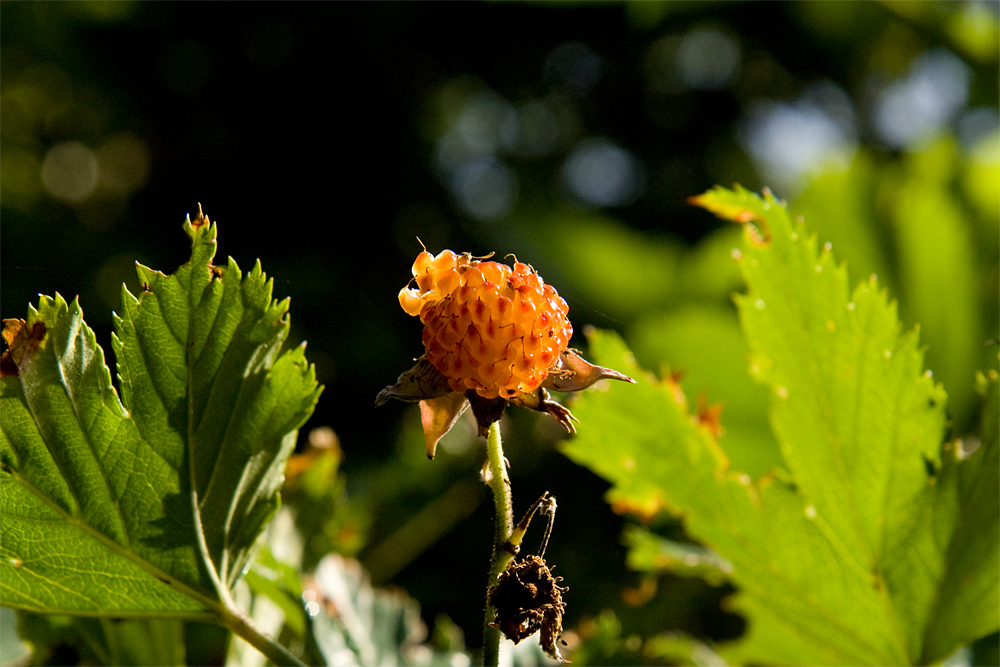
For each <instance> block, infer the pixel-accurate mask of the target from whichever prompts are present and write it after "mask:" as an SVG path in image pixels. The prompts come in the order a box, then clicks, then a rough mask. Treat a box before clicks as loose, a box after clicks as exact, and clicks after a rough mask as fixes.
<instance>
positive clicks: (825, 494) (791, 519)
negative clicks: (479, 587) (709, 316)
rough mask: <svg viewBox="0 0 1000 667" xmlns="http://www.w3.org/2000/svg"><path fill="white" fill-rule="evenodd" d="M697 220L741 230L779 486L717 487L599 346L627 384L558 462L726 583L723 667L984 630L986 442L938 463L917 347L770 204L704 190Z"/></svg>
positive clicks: (753, 341)
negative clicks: (682, 530)
mask: <svg viewBox="0 0 1000 667" xmlns="http://www.w3.org/2000/svg"><path fill="white" fill-rule="evenodd" d="M700 203H701V204H702V205H703V206H705V207H706V208H709V209H710V210H713V211H714V212H717V213H718V214H720V215H723V216H724V217H729V218H732V219H736V220H739V221H741V222H743V223H745V224H746V226H747V235H746V239H745V242H744V244H743V249H742V251H741V260H740V264H741V268H742V270H743V273H744V277H745V279H746V281H747V285H748V288H749V289H748V293H747V294H744V295H741V296H740V297H739V298H738V306H739V310H740V315H741V320H742V324H743V329H744V332H745V334H746V337H747V340H748V342H749V344H750V349H751V352H752V360H751V369H752V370H753V371H754V372H755V375H756V376H757V378H758V380H759V381H761V382H763V383H764V384H765V385H766V386H768V387H769V388H770V391H771V392H772V400H771V409H770V417H771V424H772V427H773V429H774V433H775V436H776V437H777V440H778V443H779V446H780V449H781V453H782V458H783V466H782V470H781V471H779V474H777V475H774V476H772V475H765V476H764V477H761V478H758V479H753V478H752V477H751V476H750V475H747V474H745V473H744V472H743V471H740V470H737V469H733V468H731V466H730V462H729V459H728V457H727V456H726V454H725V452H724V450H723V447H724V440H722V441H717V439H716V437H715V436H714V434H713V433H712V430H711V429H710V428H707V427H706V425H705V424H700V423H698V420H697V419H696V418H695V417H696V416H697V415H696V414H693V413H694V412H695V411H694V410H693V409H692V406H690V405H689V402H688V401H687V399H686V398H685V397H684V396H683V394H681V393H680V392H679V389H678V387H677V386H676V385H675V384H673V383H672V382H671V381H669V380H668V381H665V382H660V381H657V380H656V379H655V378H653V377H651V376H650V375H648V374H647V373H645V372H644V371H642V370H641V369H640V368H639V367H638V366H637V365H636V364H635V361H634V360H633V359H632V357H631V355H630V353H629V352H628V350H627V348H626V347H625V346H624V345H623V344H622V342H621V341H620V340H619V339H617V338H616V337H614V336H613V335H610V334H601V333H597V334H595V335H594V336H593V337H592V339H591V353H592V355H593V357H594V358H595V359H596V360H597V362H598V363H601V364H603V365H608V366H611V367H615V368H618V369H620V370H622V371H624V372H626V373H628V374H629V375H631V376H633V377H634V378H636V380H638V381H639V384H638V386H636V387H624V386H623V387H617V386H613V387H607V388H602V389H600V390H598V391H593V390H592V391H590V392H588V393H586V394H585V395H584V396H583V397H582V399H581V400H580V402H579V403H578V404H577V405H576V407H575V408H574V412H575V413H576V415H577V417H579V418H580V420H581V423H582V424H585V425H586V428H581V429H580V434H579V436H578V437H577V438H575V439H573V440H571V441H569V443H568V444H567V446H566V449H565V451H566V453H567V454H568V455H569V456H570V457H571V458H573V459H574V460H576V461H577V462H580V463H583V464H585V465H587V466H588V467H590V468H592V469H593V470H595V471H596V472H597V473H598V474H601V475H602V476H604V477H606V478H607V479H609V480H610V481H612V482H613V484H614V488H613V490H612V492H613V494H614V495H615V498H616V501H618V502H622V501H625V502H626V504H627V502H629V501H631V502H634V503H635V504H637V505H640V506H641V505H644V504H647V503H649V502H651V501H652V502H660V503H662V505H663V506H665V507H666V508H667V509H669V510H670V511H671V512H673V513H674V514H677V515H678V516H681V517H683V519H684V522H685V525H686V527H687V530H688V532H689V533H690V534H691V535H692V536H694V537H696V538H697V539H699V540H700V541H702V542H703V543H704V544H705V545H706V546H707V547H709V548H711V549H712V550H713V551H714V552H715V553H717V554H718V555H719V556H720V557H722V558H724V559H725V560H726V561H728V562H729V563H731V564H732V567H733V574H732V580H733V582H734V583H735V584H736V585H737V586H738V588H739V590H740V593H739V594H738V595H737V596H736V598H735V600H734V608H735V609H736V610H737V611H739V612H741V613H743V614H745V615H746V616H747V618H748V624H749V627H748V633H747V635H746V636H745V637H744V639H743V640H742V641H741V642H740V643H738V644H737V645H735V646H732V647H729V648H728V649H727V651H726V652H725V655H727V656H728V658H729V659H734V660H740V661H747V662H763V663H784V664H915V663H918V662H930V661H934V660H940V659H943V658H944V657H946V656H947V655H948V654H950V653H951V652H952V651H953V650H954V649H955V648H957V647H958V646H960V645H962V644H965V643H969V642H971V641H972V640H974V639H976V638H977V637H979V636H982V635H983V634H986V633H988V632H990V631H991V630H994V629H996V628H997V627H998V626H1000V618H998V613H997V608H998V605H997V604H996V603H995V602H994V601H995V600H996V597H995V591H996V589H997V586H998V559H997V551H996V549H997V546H996V545H997V542H998V539H997V535H996V532H995V530H996V525H997V524H998V519H997V514H996V513H997V504H998V503H997V499H998V496H1000V491H998V479H997V475H996V463H995V462H996V448H997V443H996V438H995V437H991V438H989V439H984V440H983V444H982V446H981V447H980V448H979V450H978V451H977V452H976V453H974V454H972V455H971V457H969V458H968V459H967V460H958V459H957V458H956V457H955V456H954V454H953V453H950V452H949V451H944V453H942V448H941V445H940V442H941V437H942V432H943V426H944V404H945V395H944V392H943V390H942V389H941V387H940V386H939V385H935V384H934V382H933V380H932V378H931V377H929V376H928V375H927V374H925V373H924V372H923V368H922V352H921V349H920V347H919V344H918V340H917V335H916V332H913V331H911V332H907V333H901V327H900V324H899V321H898V319H897V316H896V310H895V305H894V303H891V302H890V301H889V300H888V297H887V296H886V294H885V292H884V291H882V290H880V289H878V286H877V283H875V282H874V281H872V280H869V281H866V282H863V283H861V284H860V285H859V286H858V287H857V288H855V289H854V290H853V291H851V290H849V289H848V284H847V276H846V271H845V270H844V268H843V266H838V265H837V264H836V263H835V262H834V260H833V256H832V253H831V252H829V251H828V250H823V251H819V250H818V249H817V247H816V246H817V242H816V240H815V238H814V237H812V236H810V235H809V234H808V232H807V229H806V227H805V226H804V224H802V223H801V222H800V223H796V224H793V223H792V222H791V220H790V219H789V217H788V215H787V212H786V210H785V208H784V206H783V205H782V204H781V203H780V202H778V201H776V200H774V199H773V198H771V197H770V196H769V195H768V196H766V197H765V199H763V200H762V199H760V198H758V197H756V196H755V195H752V194H751V193H749V192H746V191H744V190H738V191H736V192H731V191H727V190H723V189H716V190H714V191H711V192H709V193H706V194H705V195H703V196H702V197H701V198H700ZM724 423H725V420H724V413H723V424H724ZM972 525H976V526H979V527H980V530H978V531H976V530H972V529H971V526H972ZM984 527H985V529H984ZM991 587H992V588H991ZM963 604H964V605H968V608H969V609H971V611H972V613H973V615H974V620H969V619H970V616H969V614H968V612H966V613H965V614H964V615H963V614H961V613H958V612H957V611H956V609H957V606H956V605H963ZM991 605H992V606H991ZM948 613H952V614H955V616H956V617H962V618H964V619H966V620H964V621H959V620H957V618H956V620H951V619H950V618H949V619H947V620H946V619H945V617H944V615H946V614H948Z"/></svg>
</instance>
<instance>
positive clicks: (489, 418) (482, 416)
mask: <svg viewBox="0 0 1000 667" xmlns="http://www.w3.org/2000/svg"><path fill="white" fill-rule="evenodd" d="M465 396H466V397H467V398H468V399H469V404H470V405H471V406H472V414H474V415H475V416H476V424H478V425H479V435H481V436H483V437H484V438H485V437H486V436H487V434H489V431H490V425H491V424H492V423H493V422H495V421H500V418H501V417H503V413H504V411H505V410H506V409H507V399H506V398H483V397H482V396H480V395H479V394H477V393H476V392H475V391H473V390H472V389H470V390H469V391H467V392H465Z"/></svg>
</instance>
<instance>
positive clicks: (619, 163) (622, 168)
mask: <svg viewBox="0 0 1000 667" xmlns="http://www.w3.org/2000/svg"><path fill="white" fill-rule="evenodd" d="M562 174H563V180H564V182H565V183H566V185H567V186H568V187H569V190H570V192H571V193H572V194H573V195H574V196H575V197H577V198H578V199H579V200H581V201H582V202H584V203H587V204H592V205H596V206H623V205H625V204H628V203H630V202H632V201H634V200H635V199H636V198H637V197H638V196H639V195H641V194H642V191H643V190H644V189H645V185H646V178H645V170H644V169H643V166H642V164H641V163H640V162H639V160H638V158H636V157H635V156H634V155H632V154H631V153H629V152H628V151H626V150H625V149H624V148H622V147H621V146H618V145H617V144H615V143H612V142H611V141H608V140H606V139H589V140H584V141H582V142H580V143H579V144H578V145H577V146H576V147H575V148H574V149H573V150H572V151H571V152H570V154H569V156H568V157H567V158H566V162H565V164H564V165H563V172H562Z"/></svg>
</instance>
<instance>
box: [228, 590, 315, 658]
mask: <svg viewBox="0 0 1000 667" xmlns="http://www.w3.org/2000/svg"><path fill="white" fill-rule="evenodd" d="M223 609H224V612H223V615H222V624H223V625H225V626H226V627H227V628H228V629H229V631H230V632H232V633H233V634H234V635H237V636H238V637H240V638H242V639H243V640H244V641H245V642H247V643H248V644H250V645H251V646H253V647H254V648H255V649H257V650H258V651H260V652H261V653H263V654H264V656H265V657H266V658H267V659H268V660H270V661H271V662H272V663H274V664H275V665H289V666H294V667H305V663H303V662H302V661H301V660H299V659H298V658H296V657H295V656H294V655H292V654H291V653H290V652H289V651H288V649H286V648H285V647H284V646H282V645H281V644H279V643H278V642H277V641H275V640H273V639H271V638H270V637H268V636H267V635H265V634H264V633H263V632H261V631H260V629H259V628H257V626H256V625H255V624H254V622H253V621H252V620H250V617H249V616H247V615H246V614H244V613H243V611H242V610H240V609H238V608H237V607H236V606H235V605H232V606H229V605H226V606H224V607H223Z"/></svg>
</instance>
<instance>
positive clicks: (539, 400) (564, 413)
mask: <svg viewBox="0 0 1000 667" xmlns="http://www.w3.org/2000/svg"><path fill="white" fill-rule="evenodd" d="M510 402H511V403H514V404H515V405H520V406H521V407H522V408H528V409H530V410H538V411H539V412H545V413H547V414H550V415H552V416H553V417H554V418H555V420H556V421H557V422H559V423H560V424H562V426H563V428H565V429H566V431H567V432H568V433H576V427H575V426H573V422H579V421H580V420H579V419H577V418H576V417H574V416H573V413H572V412H570V411H569V408H567V407H566V406H564V405H562V404H560V403H556V402H555V401H553V400H551V398H550V396H549V392H547V391H545V389H543V388H541V387H539V388H538V389H536V390H535V391H533V392H532V393H530V394H521V395H520V396H517V397H515V398H512V399H510Z"/></svg>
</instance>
